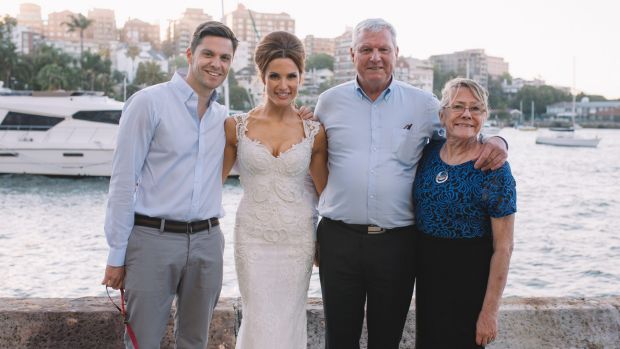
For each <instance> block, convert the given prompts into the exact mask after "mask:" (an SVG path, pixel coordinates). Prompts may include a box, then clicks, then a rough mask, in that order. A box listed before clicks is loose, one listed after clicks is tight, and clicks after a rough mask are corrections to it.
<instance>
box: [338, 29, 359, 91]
mask: <svg viewBox="0 0 620 349" xmlns="http://www.w3.org/2000/svg"><path fill="white" fill-rule="evenodd" d="M352 38H353V29H352V28H347V29H346V30H345V32H344V33H343V34H342V35H340V36H338V37H336V38H335V39H334V82H335V83H337V84H340V83H343V82H345V81H349V80H352V79H353V78H355V66H354V65H353V61H352V60H351V40H352Z"/></svg>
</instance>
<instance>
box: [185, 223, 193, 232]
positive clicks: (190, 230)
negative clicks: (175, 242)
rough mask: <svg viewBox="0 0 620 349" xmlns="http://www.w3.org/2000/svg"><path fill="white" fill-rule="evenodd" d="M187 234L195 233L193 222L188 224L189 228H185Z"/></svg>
mask: <svg viewBox="0 0 620 349" xmlns="http://www.w3.org/2000/svg"><path fill="white" fill-rule="evenodd" d="M185 232H186V233H188V234H193V233H194V228H193V227H192V222H189V223H187V227H186V228H185Z"/></svg>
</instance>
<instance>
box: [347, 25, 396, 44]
mask: <svg viewBox="0 0 620 349" xmlns="http://www.w3.org/2000/svg"><path fill="white" fill-rule="evenodd" d="M384 29H387V31H389V32H390V35H391V36H392V45H394V47H397V45H396V29H394V26H393V25H391V24H390V23H389V22H388V21H386V20H384V19H382V18H369V19H365V20H363V21H361V22H359V23H358V24H357V25H356V26H355V29H353V33H352V38H351V47H352V48H355V46H356V45H357V41H358V39H359V36H360V35H361V34H362V33H363V32H365V31H369V32H373V33H378V32H380V31H382V30H384Z"/></svg>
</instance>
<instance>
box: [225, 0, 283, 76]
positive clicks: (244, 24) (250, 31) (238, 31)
mask: <svg viewBox="0 0 620 349" xmlns="http://www.w3.org/2000/svg"><path fill="white" fill-rule="evenodd" d="M223 22H224V23H225V24H226V25H227V26H228V27H229V28H230V29H232V31H233V32H234V33H235V35H236V36H237V39H239V41H241V42H247V43H248V44H247V52H248V53H250V54H249V55H247V58H246V60H241V59H240V57H236V58H235V60H237V61H238V64H239V65H240V66H252V65H253V64H254V62H253V59H254V50H255V49H256V44H257V43H258V42H259V41H260V39H262V38H263V37H264V36H265V35H267V34H269V33H271V32H273V31H278V30H283V31H287V32H289V33H293V34H294V33H295V20H294V19H293V18H291V16H290V15H289V14H287V13H285V12H281V13H261V12H256V11H252V10H250V9H248V8H246V7H245V6H244V5H243V4H238V5H237V8H236V9H235V10H234V11H231V12H229V13H227V14H225V15H224V20H223Z"/></svg>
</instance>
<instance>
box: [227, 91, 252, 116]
mask: <svg viewBox="0 0 620 349" xmlns="http://www.w3.org/2000/svg"><path fill="white" fill-rule="evenodd" d="M229 88H230V93H229V95H228V96H229V98H230V108H231V109H236V110H248V109H250V108H251V107H252V103H251V102H250V96H249V94H248V91H247V90H246V89H245V88H243V87H241V86H238V85H237V86H230V85H229Z"/></svg>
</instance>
